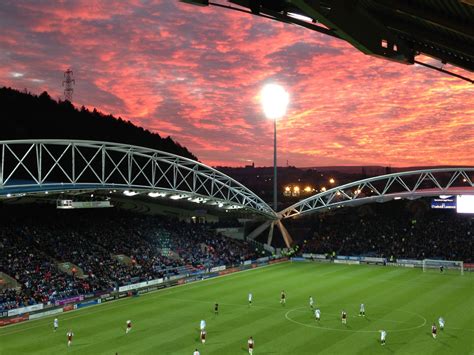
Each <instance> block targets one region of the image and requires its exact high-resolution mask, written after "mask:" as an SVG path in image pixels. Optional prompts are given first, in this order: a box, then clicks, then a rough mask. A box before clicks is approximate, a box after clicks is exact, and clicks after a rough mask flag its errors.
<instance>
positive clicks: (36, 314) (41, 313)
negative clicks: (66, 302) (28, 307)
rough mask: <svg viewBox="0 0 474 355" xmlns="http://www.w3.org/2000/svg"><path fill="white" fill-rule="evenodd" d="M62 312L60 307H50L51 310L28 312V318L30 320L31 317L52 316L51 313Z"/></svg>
mask: <svg viewBox="0 0 474 355" xmlns="http://www.w3.org/2000/svg"><path fill="white" fill-rule="evenodd" d="M62 312H63V309H62V308H56V309H51V310H49V311H45V312H38V313H35V314H30V317H29V319H30V320H31V319H38V318H43V317H47V316H52V315H53V314H58V313H62Z"/></svg>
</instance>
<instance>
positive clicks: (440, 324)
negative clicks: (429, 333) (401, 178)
mask: <svg viewBox="0 0 474 355" xmlns="http://www.w3.org/2000/svg"><path fill="white" fill-rule="evenodd" d="M438 324H439V329H440V330H443V329H444V319H443V317H439V319H438Z"/></svg>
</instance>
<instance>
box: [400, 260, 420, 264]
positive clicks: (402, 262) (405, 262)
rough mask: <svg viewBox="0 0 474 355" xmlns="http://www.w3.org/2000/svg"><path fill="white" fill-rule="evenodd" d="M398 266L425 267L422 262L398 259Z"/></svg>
mask: <svg viewBox="0 0 474 355" xmlns="http://www.w3.org/2000/svg"><path fill="white" fill-rule="evenodd" d="M397 263H398V264H413V265H423V261H422V260H415V259H397Z"/></svg>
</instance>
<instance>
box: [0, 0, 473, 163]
mask: <svg viewBox="0 0 474 355" xmlns="http://www.w3.org/2000/svg"><path fill="white" fill-rule="evenodd" d="M0 21H1V22H2V23H5V26H4V28H5V30H4V31H2V33H0V48H1V49H2V51H1V52H0V58H1V59H2V60H1V61H0V82H1V84H2V85H7V86H12V87H16V88H19V89H23V88H25V87H26V88H28V89H29V90H31V91H34V92H39V91H41V90H48V91H49V92H50V93H51V95H52V96H53V97H57V96H59V95H61V94H62V87H61V81H62V71H63V70H65V69H66V68H68V67H72V69H73V70H74V73H75V76H76V80H77V81H76V86H75V93H74V101H75V103H76V104H78V105H85V106H88V107H97V108H99V109H100V110H102V111H104V112H107V113H108V112H111V113H113V114H115V115H120V116H122V117H123V118H125V119H130V120H132V121H133V122H135V123H136V124H139V125H142V126H144V127H145V128H148V129H151V130H154V131H157V132H158V133H160V134H162V135H164V136H166V135H171V136H173V137H174V138H175V139H177V140H178V141H179V142H180V143H181V144H183V145H186V146H187V147H188V148H189V149H190V150H191V151H192V152H193V153H195V154H196V155H197V156H198V157H199V158H200V159H201V160H202V161H204V162H206V163H210V164H225V165H242V164H243V163H244V162H245V161H248V160H252V161H255V162H256V164H258V165H263V164H267V165H269V164H271V163H272V149H273V144H272V139H273V131H272V129H273V127H272V124H271V122H268V121H267V120H266V119H264V118H263V115H262V112H261V108H260V104H259V102H258V92H259V91H260V88H261V87H262V85H263V84H264V83H265V82H268V81H278V82H280V83H281V84H283V85H284V86H285V87H286V89H287V90H288V91H289V92H290V95H291V102H290V106H289V109H288V113H287V115H286V117H285V118H284V119H282V120H281V121H280V122H278V149H279V161H286V160H289V162H290V164H292V165H299V166H315V165H321V164H322V165H334V164H384V165H388V164H390V165H395V166H397V165H419V164H423V165H426V164H432V165H439V164H459V165H462V164H466V165H472V163H473V161H474V160H473V159H472V156H473V154H474V150H473V149H474V148H472V147H473V146H474V123H473V120H472V117H474V103H473V100H472V97H473V96H474V88H473V86H472V85H471V84H468V83H467V82H463V81H461V80H459V79H456V78H453V77H449V76H446V75H444V74H441V73H438V72H435V71H431V70H428V69H426V68H424V67H420V66H405V65H400V64H395V63H391V62H388V61H384V60H382V59H377V58H373V57H369V56H365V55H363V54H362V53H360V52H358V51H357V50H356V49H354V48H352V47H351V46H349V45H348V44H347V43H345V42H343V41H340V40H336V39H333V38H331V37H326V36H324V35H321V34H318V33H314V32H311V31H309V30H307V29H303V28H299V27H297V26H292V25H287V24H282V23H277V22H272V21H270V20H267V19H262V18H259V17H255V16H251V15H246V14H241V13H237V12H233V11H228V10H223V9H218V8H212V7H211V8H199V7H194V6H190V5H186V4H182V3H179V2H171V1H164V0H163V1H155V2H153V3H146V4H143V3H142V2H141V1H138V0H137V1H128V2H120V3H108V2H105V3H104V2H100V1H89V0H87V1H86V0H83V1H75V2H67V3H61V4H59V5H58V4H48V3H34V2H30V1H17V2H15V3H12V4H10V5H8V6H3V7H2V8H0ZM423 60H427V61H429V60H430V59H428V58H423ZM450 69H452V70H454V71H456V72H460V73H462V70H460V69H456V68H450ZM12 73H21V74H23V75H22V76H18V75H16V76H15V75H13V74H12ZM464 74H466V73H464ZM470 74H472V73H469V74H467V76H469V75H470ZM471 76H472V75H471Z"/></svg>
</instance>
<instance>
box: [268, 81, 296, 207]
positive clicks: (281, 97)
mask: <svg viewBox="0 0 474 355" xmlns="http://www.w3.org/2000/svg"><path fill="white" fill-rule="evenodd" d="M289 98H290V97H289V95H288V93H287V92H286V91H285V89H284V88H283V87H282V86H281V85H278V84H266V85H265V86H264V87H263V89H262V92H261V101H262V106H263V112H264V113H265V116H266V117H267V118H268V119H270V120H273V209H274V210H275V211H277V210H278V199H277V194H278V191H277V120H278V119H280V118H282V117H283V116H284V115H285V113H286V108H287V106H288V102H289Z"/></svg>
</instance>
